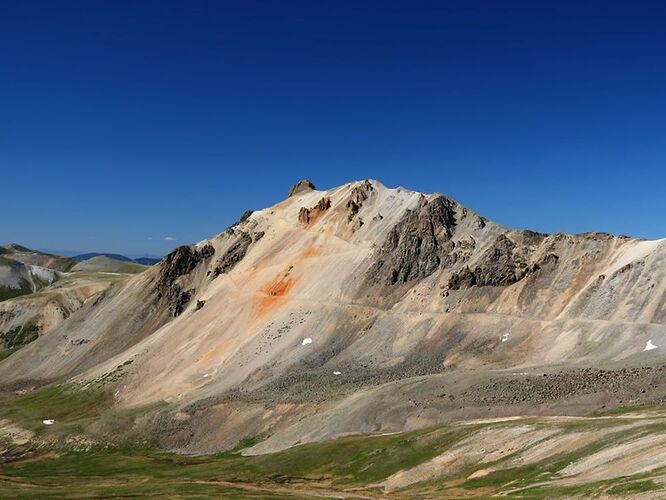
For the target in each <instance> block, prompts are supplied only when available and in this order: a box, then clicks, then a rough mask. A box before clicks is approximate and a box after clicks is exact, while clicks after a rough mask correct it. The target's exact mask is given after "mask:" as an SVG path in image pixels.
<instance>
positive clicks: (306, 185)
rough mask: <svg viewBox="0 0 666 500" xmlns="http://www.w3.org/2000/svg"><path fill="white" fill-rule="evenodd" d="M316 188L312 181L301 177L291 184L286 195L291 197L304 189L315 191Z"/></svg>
mask: <svg viewBox="0 0 666 500" xmlns="http://www.w3.org/2000/svg"><path fill="white" fill-rule="evenodd" d="M316 189H317V188H316V187H315V185H314V184H312V182H310V181H309V180H307V179H302V180H300V181H298V182H297V183H296V184H294V185H293V186H291V188H289V193H288V194H287V196H288V197H289V198H291V197H292V196H294V195H296V194H298V193H303V192H305V191H315V190H316Z"/></svg>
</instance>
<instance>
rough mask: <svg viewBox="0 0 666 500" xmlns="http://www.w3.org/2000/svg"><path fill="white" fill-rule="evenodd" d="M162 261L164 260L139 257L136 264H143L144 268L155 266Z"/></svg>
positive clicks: (135, 260)
mask: <svg viewBox="0 0 666 500" xmlns="http://www.w3.org/2000/svg"><path fill="white" fill-rule="evenodd" d="M160 260H162V259H161V258H159V257H139V258H138V259H134V262H136V263H137V264H143V265H144V266H154V265H155V264H157V263H158V262H159V261H160Z"/></svg>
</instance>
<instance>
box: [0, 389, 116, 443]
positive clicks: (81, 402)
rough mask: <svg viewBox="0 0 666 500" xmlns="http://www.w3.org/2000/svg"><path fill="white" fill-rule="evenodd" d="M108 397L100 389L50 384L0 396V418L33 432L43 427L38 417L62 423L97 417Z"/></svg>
mask: <svg viewBox="0 0 666 500" xmlns="http://www.w3.org/2000/svg"><path fill="white" fill-rule="evenodd" d="M111 403H112V398H111V397H110V396H109V395H108V394H106V393H104V392H102V391H94V390H88V389H80V388H75V387H72V386H50V387H45V388H43V389H39V390H36V391H32V392H28V393H26V394H23V395H20V396H14V395H12V396H3V397H0V418H6V419H9V420H11V421H12V422H15V423H16V424H18V425H20V426H21V427H24V428H26V429H31V430H34V431H37V432H41V431H46V430H48V431H52V430H54V429H55V427H53V428H46V429H45V428H44V426H43V424H42V420H44V419H47V418H50V419H54V420H56V421H57V422H58V423H59V427H58V428H60V427H62V425H63V424H68V423H76V422H79V421H81V420H85V419H90V418H94V417H99V416H100V415H101V414H102V412H103V411H104V410H106V409H108V408H110V406H111Z"/></svg>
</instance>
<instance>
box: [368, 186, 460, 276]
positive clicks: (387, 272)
mask: <svg viewBox="0 0 666 500" xmlns="http://www.w3.org/2000/svg"><path fill="white" fill-rule="evenodd" d="M455 215H456V211H455V203H454V202H453V201H451V200H449V199H448V198H446V197H444V196H437V197H435V198H434V199H432V200H426V199H425V198H424V199H422V200H421V203H420V204H419V206H418V208H416V209H415V210H409V211H408V212H407V213H406V214H405V216H404V217H403V219H402V220H401V221H400V222H399V223H398V224H397V225H396V226H395V227H394V228H393V229H391V231H390V232H389V234H388V236H387V238H386V241H385V242H384V244H383V245H382V247H381V249H380V250H379V252H378V255H377V258H376V262H375V263H374V264H373V265H372V266H371V267H370V269H369V270H368V273H367V277H368V279H369V281H371V282H373V283H386V284H389V285H395V284H398V283H407V282H408V281H413V280H417V279H423V278H425V277H427V276H430V275H431V274H432V273H434V272H435V271H437V270H438V269H440V267H441V266H445V267H446V266H450V265H451V264H452V263H454V262H455V255H454V254H452V251H453V250H454V248H455V245H454V243H453V242H451V237H452V236H453V232H454V231H455V226H456V218H455Z"/></svg>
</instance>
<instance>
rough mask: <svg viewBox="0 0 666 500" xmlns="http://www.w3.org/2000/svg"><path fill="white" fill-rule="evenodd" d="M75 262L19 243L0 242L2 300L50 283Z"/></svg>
mask: <svg viewBox="0 0 666 500" xmlns="http://www.w3.org/2000/svg"><path fill="white" fill-rule="evenodd" d="M73 264H74V262H73V261H71V260H70V259H67V258H66V257H59V256H57V255H50V254H44V253H40V252H35V251H34V250H30V249H29V248H26V247H24V246H21V245H17V244H16V243H9V244H6V245H0V301H2V300H6V299H10V298H13V297H18V296H21V295H25V294H28V293H33V292H36V291H37V290H39V289H41V288H43V287H45V286H48V285H50V284H51V283H53V282H55V281H56V280H57V279H58V277H59V273H60V272H62V271H66V270H67V269H69V268H71V267H72V265H73Z"/></svg>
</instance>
